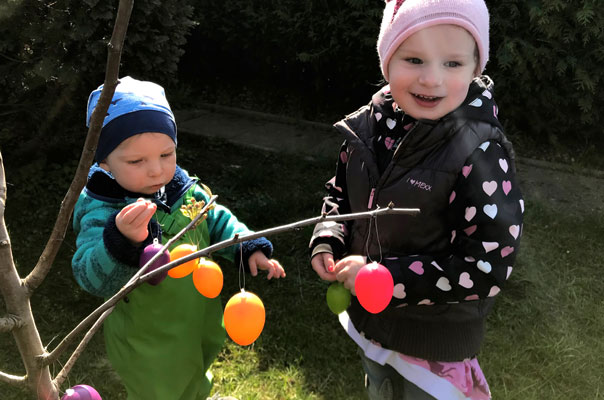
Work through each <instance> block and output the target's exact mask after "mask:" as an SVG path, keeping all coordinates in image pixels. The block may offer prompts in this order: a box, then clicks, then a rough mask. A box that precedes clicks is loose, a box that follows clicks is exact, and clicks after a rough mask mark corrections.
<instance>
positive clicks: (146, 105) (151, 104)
mask: <svg viewBox="0 0 604 400" xmlns="http://www.w3.org/2000/svg"><path fill="white" fill-rule="evenodd" d="M102 89H103V85H101V86H99V87H98V88H97V89H96V90H94V91H93V92H92V93H90V97H89V98H88V110H87V112H86V126H87V127H89V126H90V118H91V116H92V112H93V111H94V108H95V107H96V105H97V103H98V101H99V97H100V96H101V90H102ZM144 132H159V133H165V134H166V135H168V136H170V138H171V139H172V140H173V141H174V143H175V144H176V121H175V119H174V114H173V113H172V110H171V109H170V104H168V100H167V99H166V94H165V92H164V88H162V87H161V86H160V85H158V84H156V83H153V82H148V81H139V80H136V79H134V78H131V77H129V76H127V77H125V78H121V79H120V80H119V82H118V85H117V87H116V88H115V93H114V94H113V99H111V103H110V104H109V109H108V110H107V115H106V116H105V120H104V121H103V129H102V130H101V136H100V137H99V143H98V145H97V149H96V154H95V157H94V158H95V161H97V162H101V161H103V160H104V159H105V158H106V157H107V156H108V155H109V154H110V153H111V152H112V151H113V150H115V148H116V147H117V146H119V144H120V143H122V142H123V141H124V140H126V139H128V138H129V137H131V136H134V135H137V134H139V133H144Z"/></svg>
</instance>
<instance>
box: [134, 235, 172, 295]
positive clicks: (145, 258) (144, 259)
mask: <svg viewBox="0 0 604 400" xmlns="http://www.w3.org/2000/svg"><path fill="white" fill-rule="evenodd" d="M162 247H163V246H162V245H161V244H160V243H159V242H158V241H157V239H154V240H153V243H152V244H150V245H148V246H147V247H145V249H144V250H143V253H142V254H141V258H140V261H139V268H142V267H143V266H144V265H145V264H147V263H148V262H149V260H150V259H151V258H153V256H154V255H155V254H157V252H159V251H160V250H161V248H162ZM169 262H170V253H169V252H168V250H167V249H166V250H164V252H163V253H162V255H161V256H159V257H158V258H157V260H155V261H154V262H153V264H151V265H149V266H148V267H147V269H146V270H145V273H148V272H151V271H154V270H156V269H157V268H159V267H161V266H162V265H165V264H167V263H169ZM167 275H168V271H164V272H162V273H160V274H158V275H155V276H154V277H153V278H151V279H149V280H148V281H147V282H148V283H149V284H151V285H153V286H155V285H159V283H160V282H161V281H163V280H164V279H166V276H167Z"/></svg>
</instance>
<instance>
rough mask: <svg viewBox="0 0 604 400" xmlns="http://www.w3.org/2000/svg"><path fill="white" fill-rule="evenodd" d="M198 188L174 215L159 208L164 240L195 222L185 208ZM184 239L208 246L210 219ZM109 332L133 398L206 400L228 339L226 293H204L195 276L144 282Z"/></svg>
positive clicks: (112, 319) (114, 359) (111, 353)
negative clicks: (223, 300) (222, 295)
mask: <svg viewBox="0 0 604 400" xmlns="http://www.w3.org/2000/svg"><path fill="white" fill-rule="evenodd" d="M194 189H195V186H194V187H193V188H191V189H190V190H189V191H188V192H187V194H186V195H185V196H183V197H182V198H181V199H180V200H179V201H178V202H177V203H176V204H174V206H173V207H172V209H173V210H175V211H174V212H173V213H172V214H167V213H165V212H162V211H159V210H158V211H157V213H156V217H157V221H158V222H159V223H160V224H161V226H162V230H163V238H162V240H163V241H164V243H165V242H166V241H167V240H168V239H169V238H170V237H172V236H174V235H175V234H176V233H178V232H180V231H181V230H182V228H184V227H185V226H186V225H187V224H188V223H189V222H190V221H191V220H190V219H189V218H188V217H185V216H184V215H182V213H181V212H180V211H179V209H180V205H181V204H183V201H184V200H186V199H187V198H190V197H192V196H193V194H194ZM198 200H201V198H200V199H198ZM182 243H189V244H195V245H196V246H197V248H198V249H203V248H205V247H207V246H208V245H209V244H210V235H209V232H208V226H207V223H206V221H204V222H202V223H201V224H200V225H199V226H197V228H196V229H195V230H192V231H189V232H187V234H186V235H184V236H183V237H182V238H181V239H180V240H178V241H177V242H176V243H175V244H174V245H173V246H172V247H175V246H177V245H178V244H182ZM104 335H105V342H106V346H107V354H108V357H109V360H110V361H111V364H112V365H113V367H114V368H115V370H116V371H117V372H118V374H119V375H120V377H121V378H122V380H123V383H124V385H125V387H126V389H127V391H128V399H129V400H205V399H206V397H207V396H208V395H209V393H210V389H211V386H212V375H211V373H210V371H209V367H210V365H211V364H212V361H213V360H214V359H215V358H216V356H217V355H218V352H219V351H220V349H221V348H222V346H223V343H224V340H225V337H226V336H225V330H224V323H223V320H222V305H221V300H220V296H218V297H217V298H214V299H208V298H206V297H204V296H202V295H201V294H200V293H199V292H197V290H196V289H195V286H194V285H193V280H192V277H191V275H188V276H186V277H184V278H180V279H174V278H171V277H167V278H166V279H165V280H164V281H162V282H161V283H160V284H159V285H157V286H151V285H149V284H143V285H141V286H139V287H137V288H136V289H135V290H133V291H132V292H131V293H130V294H129V295H128V296H127V299H124V300H123V301H121V302H119V303H118V304H117V306H116V307H115V310H114V311H113V312H112V313H111V315H109V317H108V318H107V320H106V321H105V325H104ZM133 365H136V366H137V367H136V368H133V367H132V366H133Z"/></svg>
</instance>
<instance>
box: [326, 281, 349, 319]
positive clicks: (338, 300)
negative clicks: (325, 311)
mask: <svg viewBox="0 0 604 400" xmlns="http://www.w3.org/2000/svg"><path fill="white" fill-rule="evenodd" d="M325 298H326V299H327V307H329V309H330V310H331V312H332V313H334V314H336V315H338V314H340V313H341V312H344V311H346V309H347V308H348V306H349V305H350V290H348V289H346V288H345V287H344V285H343V284H342V282H332V284H331V285H329V288H327V294H326V295H325Z"/></svg>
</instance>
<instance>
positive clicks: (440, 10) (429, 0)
mask: <svg viewBox="0 0 604 400" xmlns="http://www.w3.org/2000/svg"><path fill="white" fill-rule="evenodd" d="M445 24H450V25H457V26H460V27H462V28H464V29H465V30H467V31H468V32H469V33H470V34H471V35H472V36H473V37H474V40H475V41H476V45H477V46H478V54H479V65H480V71H481V72H482V71H484V68H485V67H486V65H487V61H488V60H489V10H488V9H487V6H486V4H485V2H484V0H386V7H385V8H384V15H383V17H382V25H381V28H380V34H379V37H378V42H377V48H378V55H379V57H380V67H381V69H382V74H383V75H384V78H386V81H388V64H389V63H390V58H391V57H392V55H393V54H394V53H395V52H396V50H397V49H398V47H399V46H400V45H401V43H403V41H404V40H405V39H407V38H408V37H409V36H411V35H413V34H414V33H415V32H417V31H419V30H420V29H424V28H428V27H430V26H434V25H445Z"/></svg>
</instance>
